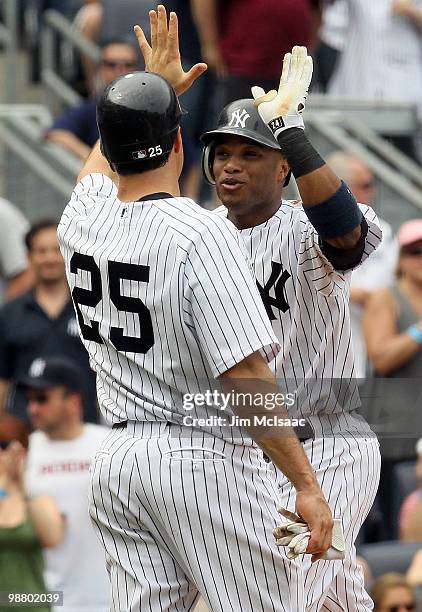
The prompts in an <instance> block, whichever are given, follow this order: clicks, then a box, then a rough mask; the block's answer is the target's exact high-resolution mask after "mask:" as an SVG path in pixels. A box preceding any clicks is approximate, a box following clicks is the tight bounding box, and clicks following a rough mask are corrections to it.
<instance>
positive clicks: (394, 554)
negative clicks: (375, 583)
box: [358, 540, 422, 578]
mask: <svg viewBox="0 0 422 612" xmlns="http://www.w3.org/2000/svg"><path fill="white" fill-rule="evenodd" d="M421 548H422V544H421V542H398V541H396V540H394V541H391V542H379V543H376V544H364V545H363V546H360V547H359V549H358V554H359V555H361V556H362V557H363V558H364V559H366V561H367V562H368V565H369V567H370V568H371V572H372V573H373V575H374V578H377V577H378V576H381V574H385V573H386V572H399V573H400V574H405V573H406V571H407V570H408V568H409V565H410V563H411V561H412V559H413V555H414V554H415V553H416V551H418V550H420V549H421Z"/></svg>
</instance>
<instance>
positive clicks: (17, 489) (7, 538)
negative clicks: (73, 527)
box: [0, 414, 64, 612]
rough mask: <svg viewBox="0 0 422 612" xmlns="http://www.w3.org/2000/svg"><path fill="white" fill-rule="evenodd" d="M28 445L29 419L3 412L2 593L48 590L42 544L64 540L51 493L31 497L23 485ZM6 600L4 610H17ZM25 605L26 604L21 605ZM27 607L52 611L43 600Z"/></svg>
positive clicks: (0, 480) (1, 607) (0, 493)
mask: <svg viewBox="0 0 422 612" xmlns="http://www.w3.org/2000/svg"><path fill="white" fill-rule="evenodd" d="M27 448H28V429H27V426H26V424H25V423H24V422H23V421H21V420H20V419H18V418H17V417H14V416H12V415H8V414H0V585H1V591H2V592H3V593H31V594H32V593H45V591H46V588H45V584H44V580H43V559H42V548H43V547H49V546H56V545H57V544H59V542H60V541H61V538H62V535H63V529H64V521H63V518H62V516H61V514H60V512H59V509H58V508H57V506H56V504H55V502H54V501H53V500H52V499H51V498H50V497H48V496H45V495H37V496H36V497H33V498H31V499H28V498H27V496H26V494H25V486H24V478H23V475H24V461H25V455H26V450H27ZM12 603H14V602H12V601H11V602H10V605H9V604H7V603H6V602H5V601H4V598H3V601H2V602H1V603H0V612H6V611H7V610H10V609H13V607H14V609H15V610H16V609H17V607H16V603H15V604H14V606H12ZM19 609H21V608H19ZM24 609H25V610H26V611H28V612H31V611H34V612H35V611H36V612H48V610H50V606H49V605H47V604H46V603H45V602H43V601H41V602H39V604H37V605H35V604H34V605H32V606H31V605H25V607H24Z"/></svg>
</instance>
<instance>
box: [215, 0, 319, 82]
mask: <svg viewBox="0 0 422 612" xmlns="http://www.w3.org/2000/svg"><path fill="white" fill-rule="evenodd" d="M318 4H319V2H318V0H222V1H220V4H219V10H220V46H221V52H222V54H223V57H224V60H225V62H226V65H227V67H228V70H229V72H230V73H231V74H236V75H250V76H255V77H257V76H259V77H262V78H267V79H273V78H274V79H278V77H279V76H280V73H281V67H282V60H283V56H284V54H285V53H287V52H288V51H290V50H291V49H292V47H294V45H305V46H307V45H308V44H309V39H310V36H311V28H312V8H313V7H317V6H318Z"/></svg>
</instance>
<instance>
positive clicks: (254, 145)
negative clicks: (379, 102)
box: [202, 47, 381, 612]
mask: <svg viewBox="0 0 422 612" xmlns="http://www.w3.org/2000/svg"><path fill="white" fill-rule="evenodd" d="M311 66H312V65H311V58H309V57H307V54H306V49H304V48H303V47H302V48H301V47H295V48H294V49H293V52H292V53H291V54H288V55H286V57H285V59H284V66H283V74H282V77H281V82H280V88H279V90H278V92H272V93H270V94H267V95H265V92H263V91H262V90H259V89H254V90H253V95H254V96H255V98H256V100H255V101H254V100H239V101H237V102H235V103H233V104H231V105H229V106H228V107H226V108H225V109H224V110H223V112H222V114H221V115H220V118H219V122H218V126H217V129H215V130H213V131H211V132H208V133H207V134H204V135H203V137H202V140H203V143H204V145H205V149H204V172H205V176H206V177H207V178H208V179H209V180H210V182H213V183H215V184H216V187H217V193H218V195H219V197H220V199H221V201H222V202H223V204H224V206H225V208H224V209H223V210H222V211H220V213H221V214H224V215H227V216H228V218H229V219H230V220H231V221H232V222H233V223H234V225H235V226H236V227H237V228H238V229H239V230H240V233H241V235H242V237H243V238H244V240H245V244H246V246H247V250H248V253H249V256H250V258H251V261H252V265H253V268H254V272H255V277H256V280H257V284H258V288H259V290H260V293H261V297H262V300H263V302H264V304H265V307H266V310H267V314H268V315H269V317H270V319H271V321H272V325H273V329H274V331H275V333H276V335H277V337H278V339H279V341H280V344H281V345H282V350H281V352H280V353H279V354H278V355H277V357H276V359H275V360H274V366H273V367H274V372H275V374H276V377H277V378H279V379H281V381H280V382H282V381H285V385H286V387H287V389H288V390H289V391H292V390H294V391H295V394H296V401H295V404H294V406H292V408H291V409H289V412H290V414H300V415H301V416H304V417H306V418H307V420H308V424H309V426H310V431H313V433H312V434H311V435H310V434H309V433H306V431H304V433H303V439H304V442H303V443H304V448H305V451H306V453H307V455H308V457H309V460H310V462H311V464H312V466H313V467H314V469H315V471H316V474H317V478H318V480H319V482H320V484H321V487H322V489H323V491H324V493H325V495H326V497H327V499H328V502H329V504H330V507H331V509H332V511H333V516H334V518H340V519H341V520H342V525H343V529H344V533H345V539H346V558H345V559H344V560H343V561H319V562H318V563H315V564H311V561H310V559H309V557H308V556H307V555H305V556H304V557H303V564H304V570H305V594H306V609H307V610H309V611H312V612H313V611H316V610H321V609H324V610H332V611H333V612H334V611H337V610H358V611H359V612H360V611H364V610H371V609H372V602H371V600H370V598H369V596H368V595H367V593H366V591H365V589H364V582H363V575H362V572H361V570H360V568H359V567H358V566H357V564H356V554H355V548H354V541H355V539H356V537H357V535H358V532H359V529H360V527H361V525H362V523H363V521H364V519H365V518H366V516H367V514H368V511H369V509H370V507H371V505H372V503H373V501H374V498H375V494H376V490H377V487H378V481H379V470H380V456H379V446H378V441H377V439H376V437H375V436H374V435H373V434H372V432H371V431H370V429H369V426H368V425H367V424H366V423H363V422H362V421H361V420H360V419H359V418H358V417H357V416H356V414H355V412H354V411H355V410H356V408H357V407H358V406H359V397H358V391H357V387H356V384H355V381H354V378H353V377H354V376H355V374H354V356H353V352H352V346H351V327H350V315H349V307H348V298H349V283H350V272H351V270H352V269H353V268H355V267H356V266H358V265H359V264H360V263H361V262H362V261H363V260H364V259H365V258H366V257H368V256H369V255H370V253H371V252H372V251H373V250H374V249H375V248H376V247H377V245H378V244H379V243H380V240H381V231H380V229H379V226H378V223H377V220H376V217H375V214H374V212H373V210H372V209H370V208H368V207H364V206H360V207H359V206H357V204H356V201H355V200H354V198H353V196H352V194H351V192H350V190H349V189H348V188H347V186H346V185H345V184H344V183H342V182H341V181H340V180H339V179H338V178H337V177H336V176H335V175H334V174H333V172H332V171H331V170H330V168H329V167H327V165H326V164H325V163H324V161H323V160H322V158H321V157H320V156H319V154H318V153H317V152H316V151H315V149H314V148H313V147H312V145H311V144H310V142H309V141H308V139H307V138H306V135H305V133H304V130H303V127H304V124H303V119H302V116H301V110H302V109H303V106H304V101H305V98H306V93H307V89H308V86H309V82H310V77H311V73H312V69H311ZM289 170H290V171H291V172H292V173H293V175H294V176H295V178H296V181H297V185H298V188H299V192H300V195H301V198H302V201H301V202H291V201H282V197H281V194H282V187H283V184H284V182H285V181H286V178H287V177H288V171H289ZM312 438H313V439H312ZM279 484H280V490H281V496H282V500H283V504H282V505H283V506H286V507H287V508H288V509H290V510H292V508H293V507H294V497H295V494H294V491H293V489H292V488H291V486H290V484H289V483H288V482H287V480H286V479H285V478H284V477H283V476H282V475H281V477H280V481H279Z"/></svg>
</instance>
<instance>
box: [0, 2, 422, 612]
mask: <svg viewBox="0 0 422 612" xmlns="http://www.w3.org/2000/svg"><path fill="white" fill-rule="evenodd" d="M164 4H165V5H166V7H167V8H168V9H169V10H175V11H176V12H177V13H178V16H179V22H180V32H181V54H182V59H183V63H184V65H185V66H186V67H189V66H191V65H193V64H194V63H196V62H198V61H201V60H202V61H205V62H207V64H208V67H209V70H208V72H207V73H206V74H205V75H204V76H203V77H202V78H201V79H199V81H198V82H196V83H195V85H194V86H193V87H192V88H191V90H189V91H188V92H186V93H185V94H184V96H182V100H181V102H182V105H183V107H184V108H186V109H187V110H188V113H189V114H188V115H187V116H186V117H185V120H184V122H183V124H182V125H183V137H184V147H185V166H184V170H183V177H182V178H183V180H182V190H183V195H187V196H190V197H193V198H195V199H198V200H199V201H200V202H201V203H202V204H206V205H207V206H213V204H210V202H212V201H213V198H214V196H213V194H212V193H211V192H210V189H209V188H208V187H207V186H206V185H204V184H203V181H202V175H201V169H200V162H201V147H200V142H199V136H200V134H201V133H202V132H204V131H206V130H207V129H209V127H210V126H212V125H213V124H214V123H215V121H216V116H217V113H218V110H219V109H221V108H222V106H223V105H224V104H226V103H228V102H230V101H232V100H234V99H239V98H242V97H250V87H251V86H252V85H261V86H262V87H264V88H265V89H266V90H268V89H270V88H274V87H275V86H277V81H278V78H279V75H280V72H281V59H282V56H283V54H284V53H285V52H287V51H289V50H290V49H291V47H292V46H293V45H295V44H299V45H306V46H308V48H310V49H311V51H312V54H313V55H314V59H315V63H316V76H315V80H314V83H313V88H314V90H315V91H318V92H326V94H327V95H332V96H346V97H349V98H357V97H358V98H361V99H368V100H393V101H406V102H409V101H410V102H413V103H414V104H415V105H416V107H417V110H418V113H420V109H421V108H422V107H421V100H422V53H421V51H422V1H421V0H393V1H392V0H371V1H370V2H369V1H368V0H333V1H327V2H323V1H318V0H295V1H294V2H292V1H291V0H230V1H229V0H227V1H221V0H191V1H190V2H189V1H188V0H169V1H168V2H164ZM154 7H155V3H152V2H150V1H148V0H101V1H98V0H85V1H83V0H21V3H20V8H21V18H22V28H21V29H22V46H23V48H25V49H26V50H27V51H28V52H29V53H30V54H31V79H32V80H33V81H37V80H39V33H40V28H41V24H42V15H43V12H44V11H45V10H47V9H49V8H53V9H56V10H59V11H61V12H62V13H63V14H64V15H65V16H66V17H67V18H69V19H70V20H72V21H73V22H74V24H75V27H76V28H78V29H79V30H80V32H82V33H83V35H84V36H86V37H87V38H89V39H90V40H91V41H93V42H95V43H96V44H98V45H99V46H100V48H101V53H100V60H99V63H98V65H95V64H93V62H92V60H90V59H89V58H87V57H84V56H80V57H79V60H78V70H77V71H76V73H75V74H74V75H73V77H72V79H71V80H70V85H71V86H74V87H77V88H78V90H79V91H80V92H82V93H83V94H84V96H85V98H84V101H83V102H82V103H81V104H80V105H78V106H76V107H73V108H68V109H63V113H62V114H61V115H58V116H57V117H56V118H55V120H54V122H53V124H52V125H51V127H50V128H49V129H48V130H47V132H46V133H45V139H46V140H49V141H51V142H54V143H55V144H56V145H58V146H59V147H63V148H65V149H67V150H68V151H69V152H71V153H72V154H73V155H74V156H75V157H76V158H78V159H79V160H80V161H81V163H82V160H84V159H85V158H86V156H87V154H88V153H89V150H90V148H91V147H92V146H93V144H94V143H95V142H96V140H97V138H98V129H97V125H96V117H95V100H96V95H97V94H98V92H99V91H101V89H102V88H103V87H104V86H105V85H106V84H108V83H110V82H112V81H113V80H114V79H115V78H116V77H118V76H120V75H122V74H126V73H129V72H132V71H134V70H136V69H142V62H141V58H140V55H139V52H138V50H137V48H136V46H135V45H134V41H135V39H134V36H133V34H132V32H131V30H132V26H133V25H134V24H135V23H138V24H140V25H141V26H142V27H143V28H144V30H145V31H146V33H147V34H148V27H149V26H148V24H149V19H148V10H149V9H151V8H154ZM268 14H271V19H268ZM274 49H277V54H274ZM385 137H386V138H388V139H390V140H392V141H393V142H394V144H396V145H397V146H398V147H399V148H400V149H401V150H402V151H403V152H404V153H405V154H407V155H409V156H410V157H412V158H413V159H418V154H417V150H416V147H415V141H414V139H412V138H409V137H397V135H395V136H391V135H389V134H385ZM327 162H328V163H329V164H330V165H331V166H332V168H333V169H334V171H335V172H336V173H337V174H338V175H339V176H340V177H341V178H342V179H344V180H345V181H346V182H347V183H348V185H349V187H350V189H351V191H352V192H353V193H354V195H355V196H356V199H357V200H358V201H359V202H360V203H363V204H368V205H369V206H371V205H373V204H374V201H375V189H376V182H375V178H374V176H373V174H372V172H371V170H370V169H369V168H368V167H367V165H365V163H364V161H363V160H362V159H360V158H359V157H357V156H356V155H354V154H351V153H350V152H348V151H337V152H334V153H333V154H331V155H330V157H329V158H328V159H327ZM380 223H381V227H382V230H383V243H382V245H381V247H380V248H379V249H378V250H377V251H376V252H375V254H374V255H373V256H372V257H370V258H369V259H368V260H367V261H366V262H365V263H364V264H363V265H362V266H361V268H360V269H358V270H356V271H355V272H354V273H353V275H352V278H351V291H350V312H351V317H352V326H353V342H354V350H355V354H356V377H357V378H359V379H360V388H361V396H362V400H363V401H362V403H363V406H362V411H363V414H364V415H365V417H366V418H368V420H369V422H370V423H371V424H372V425H375V426H379V429H378V433H379V438H380V444H381V451H382V462H383V463H382V475H381V483H380V489H379V494H378V497H377V500H376V503H375V505H374V507H373V509H372V510H371V512H370V514H369V517H368V520H367V522H366V524H365V527H364V529H363V530H362V534H361V538H360V544H361V546H362V556H363V559H362V563H366V569H367V572H366V575H367V580H368V584H369V587H370V588H372V593H373V598H374V601H375V609H376V610H379V611H380V610H397V611H400V610H416V605H417V604H416V601H417V595H418V593H417V589H418V588H421V587H422V439H420V438H422V426H421V424H422V418H421V415H420V413H419V408H421V407H422V393H421V391H422V218H417V219H409V220H408V221H406V222H405V223H403V224H402V225H401V227H400V228H399V229H398V231H397V232H394V231H393V229H392V227H391V225H390V224H389V223H388V220H386V219H382V218H380ZM56 225H57V219H39V220H38V221H37V222H36V223H34V224H33V225H32V226H31V227H30V226H29V224H28V222H27V221H26V219H25V218H24V217H23V216H22V214H21V213H20V212H19V209H18V207H17V206H15V205H14V204H12V203H10V202H8V201H6V200H4V199H0V303H1V304H2V306H1V308H0V582H1V584H2V590H3V591H5V590H7V589H10V590H13V589H19V590H27V591H31V590H33V591H35V590H43V589H44V588H45V587H46V586H47V587H48V588H49V589H50V590H63V591H64V592H65V594H66V602H67V604H66V605H67V606H68V607H66V605H65V607H64V608H61V609H62V610H64V611H65V612H66V610H69V612H70V610H72V611H73V612H76V611H77V610H79V611H80V612H103V611H105V610H106V609H107V603H106V602H107V576H106V572H105V563H104V560H103V558H102V551H101V546H100V544H99V543H98V542H97V540H96V538H95V534H94V533H93V531H92V528H91V525H90V523H89V519H88V513H87V508H86V501H85V500H86V490H87V487H88V471H89V465H90V461H91V458H92V456H93V455H94V453H95V450H96V448H97V447H98V445H99V443H100V441H101V439H102V438H103V437H104V435H106V433H107V429H106V428H105V427H104V426H102V425H101V418H100V416H99V413H98V407H97V402H96V396H95V379H94V374H93V373H92V372H91V371H90V369H89V364H88V359H87V355H86V352H85V349H84V348H83V346H82V344H81V342H80V340H79V336H78V329H77V323H76V318H75V312H74V310H73V306H72V301H71V297H70V295H69V291H68V287H67V283H66V278H65V270H64V263H63V260H62V257H61V254H60V250H59V246H58V242H57V236H56ZM403 422H404V424H403ZM28 500H29V501H28ZM392 540H395V541H397V542H396V548H394V545H391V547H390V548H384V549H382V548H380V553H379V555H380V556H383V557H384V558H383V562H382V563H379V561H380V559H379V558H377V557H376V555H375V556H374V557H373V558H370V555H369V556H368V558H367V559H366V562H365V550H366V551H368V548H367V545H368V544H370V543H376V542H384V541H392ZM399 541H400V542H401V543H403V546H401V545H399ZM418 542H420V550H419V546H418V544H417V543H418ZM405 543H412V545H411V546H410V545H409V546H406V545H405ZM413 543H416V544H414V545H413ZM42 549H44V550H45V551H46V552H45V554H44V555H43V556H42V554H41V553H42ZM385 555H387V557H388V558H389V561H390V562H391V563H390V565H388V564H387V565H386V564H385ZM395 559H396V562H395ZM43 567H44V570H43ZM380 567H387V569H388V573H385V574H383V572H382V571H381V570H380ZM2 568H3V569H2ZM5 568H7V569H5ZM380 574H383V575H382V576H380ZM405 574H406V576H405ZM5 609H6V608H5ZM27 609H29V608H27ZM37 609H38V610H39V609H41V608H37ZM45 609H46V610H47V609H49V608H48V606H46V608H45ZM1 610H3V607H2V606H1V605H0V612H1Z"/></svg>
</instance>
